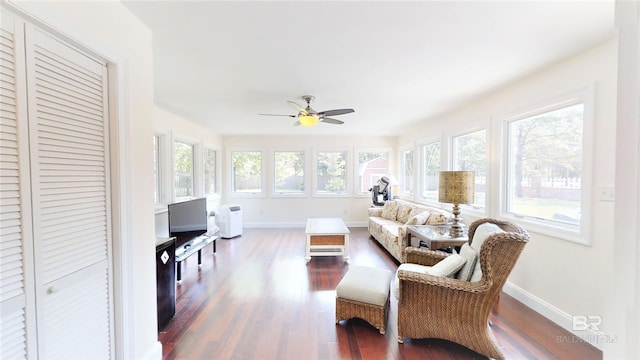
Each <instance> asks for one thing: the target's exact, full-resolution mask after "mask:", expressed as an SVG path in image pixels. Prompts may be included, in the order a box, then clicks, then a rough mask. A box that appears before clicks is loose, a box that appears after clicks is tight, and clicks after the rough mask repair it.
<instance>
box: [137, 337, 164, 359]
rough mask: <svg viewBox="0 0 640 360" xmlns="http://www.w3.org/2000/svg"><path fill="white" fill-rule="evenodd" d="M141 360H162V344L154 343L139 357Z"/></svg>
mask: <svg viewBox="0 0 640 360" xmlns="http://www.w3.org/2000/svg"><path fill="white" fill-rule="evenodd" d="M141 359H147V360H162V343H161V342H160V341H156V342H155V343H154V344H153V346H151V347H150V348H149V349H148V350H147V351H146V352H145V354H144V356H142V357H141Z"/></svg>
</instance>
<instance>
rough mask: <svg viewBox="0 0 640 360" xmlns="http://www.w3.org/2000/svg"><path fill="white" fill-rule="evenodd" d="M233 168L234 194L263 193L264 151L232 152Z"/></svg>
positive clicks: (232, 184) (232, 186)
mask: <svg viewBox="0 0 640 360" xmlns="http://www.w3.org/2000/svg"><path fill="white" fill-rule="evenodd" d="M231 166H232V167H233V171H232V178H231V190H232V191H233V192H234V193H249V194H255V193H261V192H262V151H232V152H231Z"/></svg>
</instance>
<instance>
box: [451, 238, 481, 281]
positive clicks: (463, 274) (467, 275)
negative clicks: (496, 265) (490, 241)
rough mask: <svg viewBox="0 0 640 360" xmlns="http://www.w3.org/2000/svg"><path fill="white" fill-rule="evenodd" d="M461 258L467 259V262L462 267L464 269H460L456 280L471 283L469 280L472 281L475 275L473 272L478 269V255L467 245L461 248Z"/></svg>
mask: <svg viewBox="0 0 640 360" xmlns="http://www.w3.org/2000/svg"><path fill="white" fill-rule="evenodd" d="M460 256H462V257H463V258H465V260H466V262H465V263H464V265H463V266H462V269H460V271H458V273H457V274H456V279H458V280H464V281H469V279H471V274H473V270H474V269H475V267H476V261H477V260H478V253H477V252H476V251H475V250H473V248H471V246H470V245H469V244H468V243H467V244H464V245H462V248H460Z"/></svg>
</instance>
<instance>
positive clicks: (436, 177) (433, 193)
mask: <svg viewBox="0 0 640 360" xmlns="http://www.w3.org/2000/svg"><path fill="white" fill-rule="evenodd" d="M422 161H423V163H422V166H423V168H424V182H423V184H422V197H424V198H427V199H434V200H438V184H439V182H440V142H435V143H431V144H427V145H422Z"/></svg>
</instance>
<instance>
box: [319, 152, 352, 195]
mask: <svg viewBox="0 0 640 360" xmlns="http://www.w3.org/2000/svg"><path fill="white" fill-rule="evenodd" d="M346 192H347V152H346V151H318V153H317V154H316V194H318V195H328V194H345V193H346Z"/></svg>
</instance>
